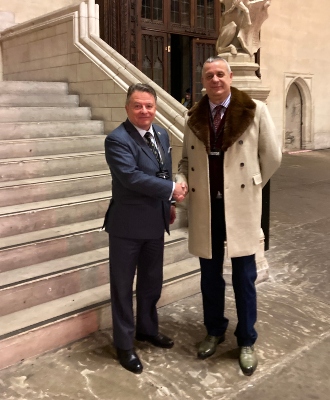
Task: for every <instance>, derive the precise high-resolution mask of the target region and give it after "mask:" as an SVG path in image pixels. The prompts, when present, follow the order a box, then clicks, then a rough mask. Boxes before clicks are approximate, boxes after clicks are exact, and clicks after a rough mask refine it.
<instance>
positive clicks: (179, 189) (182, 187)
mask: <svg viewBox="0 0 330 400" xmlns="http://www.w3.org/2000/svg"><path fill="white" fill-rule="evenodd" d="M187 193H188V185H187V184H186V183H185V182H181V183H178V182H177V183H176V184H175V188H174V191H173V198H174V200H175V201H177V202H180V201H183V200H184V199H185V197H186V195H187Z"/></svg>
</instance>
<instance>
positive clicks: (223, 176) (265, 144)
mask: <svg viewBox="0 0 330 400" xmlns="http://www.w3.org/2000/svg"><path fill="white" fill-rule="evenodd" d="M202 82H203V85H204V87H205V89H206V95H205V96H204V97H203V98H202V99H201V100H200V101H199V102H198V103H197V104H196V105H195V106H194V107H193V108H191V109H190V110H189V112H188V118H187V121H186V127H185V134H184V142H183V151H182V159H181V161H180V163H179V173H178V175H177V177H176V181H177V182H186V183H188V184H189V203H188V218H189V251H190V252H191V253H192V254H194V255H196V256H198V257H199V258H200V266H201V290H202V297H203V310H204V325H205V327H206V330H207V336H206V337H205V339H204V340H203V341H202V342H201V344H200V346H199V349H198V357H199V358H201V359H205V358H207V357H209V356H211V355H212V354H214V353H215V350H216V346H217V345H218V344H219V343H221V342H223V341H224V340H225V331H226V329H227V326H228V319H227V318H225V316H224V309H225V281H224V279H223V259H224V242H226V243H227V252H228V257H230V258H231V261H232V281H233V288H234V292H235V300H236V309H237V317H238V323H237V327H236V330H235V335H236V338H237V343H238V346H239V347H240V357H239V364H240V367H241V369H242V371H243V373H244V374H246V375H251V374H252V373H253V372H254V371H255V369H256V367H257V363H258V361H257V356H256V352H255V349H254V343H255V341H256V339H257V332H256V330H255V328H254V324H255V322H256V319H257V301H256V289H255V280H256V278H257V269H256V263H255V253H256V252H257V249H258V247H259V240H260V231H261V210H262V188H263V186H264V185H265V184H266V183H267V181H268V180H269V178H270V177H271V176H272V175H273V173H274V172H275V171H276V169H277V168H278V167H279V166H280V163H281V157H282V154H281V149H280V145H279V143H278V140H277V137H276V132H275V127H274V124H273V121H272V119H271V117H270V114H269V112H268V109H267V107H266V105H265V104H264V103H263V102H261V101H258V100H252V99H251V98H250V97H249V96H248V95H247V94H246V93H245V92H242V91H240V90H238V89H236V88H232V87H231V82H232V72H231V70H230V66H229V64H228V63H227V62H226V61H225V60H224V59H222V58H220V57H212V58H209V59H208V60H206V62H205V63H204V66H203V71H202Z"/></svg>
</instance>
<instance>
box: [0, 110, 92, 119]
mask: <svg viewBox="0 0 330 400" xmlns="http://www.w3.org/2000/svg"><path fill="white" fill-rule="evenodd" d="M90 118H91V110H90V108H89V107H74V108H73V107H0V121H1V122H36V121H75V120H82V119H90Z"/></svg>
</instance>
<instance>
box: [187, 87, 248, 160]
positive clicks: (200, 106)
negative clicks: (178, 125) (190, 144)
mask: <svg viewBox="0 0 330 400" xmlns="http://www.w3.org/2000/svg"><path fill="white" fill-rule="evenodd" d="M209 109H210V107H209V98H208V96H207V95H205V96H203V97H202V99H201V100H200V101H199V102H198V103H197V104H196V105H194V106H193V107H192V108H191V109H190V110H189V112H188V116H189V117H190V118H189V120H188V126H189V128H190V129H191V130H192V132H193V133H194V134H195V135H196V136H197V138H198V139H199V140H201V141H202V142H203V143H204V144H205V148H206V151H207V152H208V153H209V152H210V133H209ZM255 109H256V104H255V102H254V101H253V100H252V99H251V97H250V96H249V95H248V94H247V93H245V92H242V91H241V90H238V89H236V88H234V87H232V88H231V100H230V104H229V107H228V109H227V111H226V120H225V129H224V136H223V144H222V151H226V150H227V149H228V148H229V147H230V146H232V145H233V144H234V143H235V142H236V140H237V139H238V138H239V137H240V136H241V135H242V134H243V133H244V132H245V131H246V129H247V128H248V126H249V125H250V124H251V122H252V121H253V118H254V114H255Z"/></svg>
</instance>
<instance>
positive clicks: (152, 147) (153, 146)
mask: <svg viewBox="0 0 330 400" xmlns="http://www.w3.org/2000/svg"><path fill="white" fill-rule="evenodd" d="M144 137H145V138H146V140H147V144H148V146H149V147H150V150H151V151H152V152H153V154H154V156H155V157H156V159H157V161H158V164H159V165H162V164H163V163H162V160H161V158H160V155H159V151H158V149H157V147H156V146H155V144H154V142H153V141H152V140H151V137H152V134H151V133H150V132H146V133H145V134H144Z"/></svg>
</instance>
